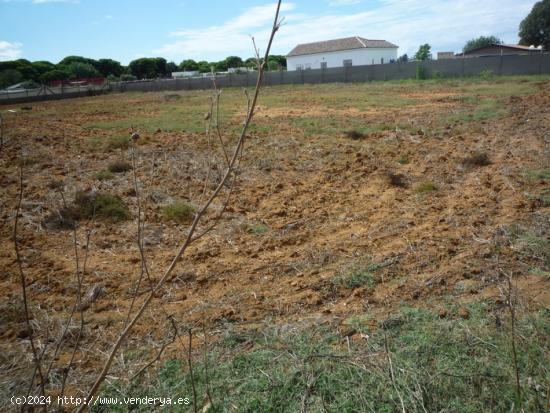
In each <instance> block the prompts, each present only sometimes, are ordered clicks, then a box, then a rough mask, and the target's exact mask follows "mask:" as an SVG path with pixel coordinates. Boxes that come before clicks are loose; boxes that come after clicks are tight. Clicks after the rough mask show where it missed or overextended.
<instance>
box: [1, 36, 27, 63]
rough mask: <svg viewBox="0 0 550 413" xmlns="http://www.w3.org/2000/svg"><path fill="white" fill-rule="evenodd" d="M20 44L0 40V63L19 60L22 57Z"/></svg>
mask: <svg viewBox="0 0 550 413" xmlns="http://www.w3.org/2000/svg"><path fill="white" fill-rule="evenodd" d="M22 47H23V45H22V44H21V43H17V42H15V43H10V42H6V41H5V40H0V61H4V60H15V59H19V58H20V57H21V55H22V52H23V51H22V50H21V48H22Z"/></svg>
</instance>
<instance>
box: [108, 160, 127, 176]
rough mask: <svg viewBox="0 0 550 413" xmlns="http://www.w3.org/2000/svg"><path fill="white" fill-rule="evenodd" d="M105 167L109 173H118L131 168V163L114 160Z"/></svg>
mask: <svg viewBox="0 0 550 413" xmlns="http://www.w3.org/2000/svg"><path fill="white" fill-rule="evenodd" d="M107 169H108V170H109V172H111V173H115V174H120V173H124V172H128V171H130V170H131V169H132V165H131V164H129V163H128V162H126V161H115V162H112V163H110V164H109V166H108V168H107Z"/></svg>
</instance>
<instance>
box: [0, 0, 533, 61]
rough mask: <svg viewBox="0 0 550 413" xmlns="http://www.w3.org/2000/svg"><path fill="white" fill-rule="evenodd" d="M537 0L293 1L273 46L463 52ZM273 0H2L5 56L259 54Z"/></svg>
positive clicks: (0, 49)
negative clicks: (375, 43)
mask: <svg viewBox="0 0 550 413" xmlns="http://www.w3.org/2000/svg"><path fill="white" fill-rule="evenodd" d="M534 4H535V1H524V0H454V1H441V0H424V1H416V0H294V1H283V12H282V15H283V16H284V17H285V24H284V26H283V27H282V28H281V30H280V33H278V35H277V37H276V40H275V43H274V45H273V53H275V54H286V53H288V52H289V51H290V50H291V49H292V47H294V46H295V45H296V44H298V43H306V42H312V41H318V40H327V39H334V38H338V37H346V36H362V37H365V38H369V39H385V40H388V41H390V42H392V43H395V44H397V45H399V46H400V48H399V54H403V53H408V54H409V55H411V54H414V52H415V51H416V50H417V49H418V46H419V45H420V44H423V43H430V44H431V45H432V50H433V51H434V52H437V51H460V49H461V48H462V46H463V45H464V43H465V42H466V41H467V40H469V39H471V38H473V37H477V36H480V35H491V34H493V35H496V36H498V37H500V38H502V39H503V40H504V41H505V42H506V43H516V42H517V41H518V37H517V32H518V26H519V23H520V22H521V20H522V19H523V18H524V17H525V16H526V15H527V14H528V13H529V11H530V10H531V8H532V6H533V5H534ZM274 5H275V3H274V2H273V1H271V0H263V1H262V0H240V1H216V0H210V1H205V0H201V1H197V0H158V1H151V0H149V1H142V0H0V60H11V59H17V58H25V59H29V60H31V61H34V60H49V61H51V62H54V63H56V62H58V61H59V60H61V59H62V58H63V57H65V56H68V55H80V56H86V57H91V58H95V59H98V58H102V57H105V58H112V59H115V60H118V61H120V62H122V63H124V64H127V63H128V62H130V61H131V60H133V59H136V58H138V57H156V56H161V57H165V58H166V59H168V60H174V61H175V62H177V63H179V62H181V61H182V60H183V59H195V60H208V61H215V60H220V59H222V58H225V57H226V56H229V55H237V56H241V57H243V58H246V57H250V56H252V55H253V48H252V44H251V41H250V36H251V35H253V36H254V37H255V38H256V40H257V42H258V45H259V47H260V48H262V47H263V45H264V44H265V41H266V39H267V36H268V33H269V27H270V24H271V19H272V16H273V11H274Z"/></svg>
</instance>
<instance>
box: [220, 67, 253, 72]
mask: <svg viewBox="0 0 550 413" xmlns="http://www.w3.org/2000/svg"><path fill="white" fill-rule="evenodd" d="M255 70H256V69H254V68H252V67H245V66H242V67H230V68H229V69H227V73H247V72H254V71H255Z"/></svg>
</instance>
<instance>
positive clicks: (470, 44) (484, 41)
mask: <svg viewBox="0 0 550 413" xmlns="http://www.w3.org/2000/svg"><path fill="white" fill-rule="evenodd" d="M494 43H496V44H502V43H503V42H502V40H500V39H499V38H498V37H496V36H480V37H477V38H475V39H472V40H468V41H467V42H466V44H465V45H464V47H463V48H462V51H463V52H464V53H467V52H469V51H471V50H475V49H479V48H480V47H485V46H490V45H492V44H494Z"/></svg>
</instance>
